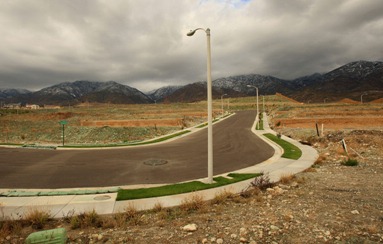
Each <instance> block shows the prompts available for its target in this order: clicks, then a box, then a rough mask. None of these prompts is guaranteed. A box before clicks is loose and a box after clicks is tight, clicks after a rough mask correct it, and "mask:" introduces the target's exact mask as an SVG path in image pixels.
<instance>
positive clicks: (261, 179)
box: [250, 174, 274, 190]
mask: <svg viewBox="0 0 383 244" xmlns="http://www.w3.org/2000/svg"><path fill="white" fill-rule="evenodd" d="M250 185H251V186H252V187H255V188H258V189H260V190H266V189H267V188H270V187H273V186H274V183H272V182H271V181H270V177H269V176H268V175H267V174H263V175H261V176H258V177H256V178H255V179H254V180H253V181H252V182H250Z"/></svg>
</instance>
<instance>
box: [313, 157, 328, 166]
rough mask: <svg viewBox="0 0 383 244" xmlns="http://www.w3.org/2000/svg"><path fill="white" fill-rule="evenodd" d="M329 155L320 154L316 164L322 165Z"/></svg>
mask: <svg viewBox="0 0 383 244" xmlns="http://www.w3.org/2000/svg"><path fill="white" fill-rule="evenodd" d="M326 159H327V157H326V156H325V155H320V156H319V157H318V158H317V160H316V161H315V162H314V165H322V164H324V163H325V162H326Z"/></svg>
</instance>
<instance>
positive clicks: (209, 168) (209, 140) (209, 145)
mask: <svg viewBox="0 0 383 244" xmlns="http://www.w3.org/2000/svg"><path fill="white" fill-rule="evenodd" d="M197 30H203V31H205V33H206V39H207V121H208V122H207V123H208V127H207V128H208V129H207V182H208V183H213V119H212V115H213V105H212V104H213V102H212V84H211V48H210V29H209V28H207V29H206V30H205V29H203V28H197V29H195V30H191V31H190V32H189V33H187V34H186V35H187V36H192V35H194V33H195V32H196V31H197Z"/></svg>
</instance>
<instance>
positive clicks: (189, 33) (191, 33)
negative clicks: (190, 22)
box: [186, 30, 196, 36]
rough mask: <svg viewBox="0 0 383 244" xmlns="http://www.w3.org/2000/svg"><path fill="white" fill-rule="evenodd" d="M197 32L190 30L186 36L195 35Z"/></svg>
mask: <svg viewBox="0 0 383 244" xmlns="http://www.w3.org/2000/svg"><path fill="white" fill-rule="evenodd" d="M195 32H196V30H190V31H189V32H188V33H187V34H186V35H187V36H192V35H194V33H195Z"/></svg>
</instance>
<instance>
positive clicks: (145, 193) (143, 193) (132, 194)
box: [116, 173, 262, 201]
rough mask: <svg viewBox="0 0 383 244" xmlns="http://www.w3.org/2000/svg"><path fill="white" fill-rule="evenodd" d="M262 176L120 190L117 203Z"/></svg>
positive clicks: (197, 189)
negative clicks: (211, 182)
mask: <svg viewBox="0 0 383 244" xmlns="http://www.w3.org/2000/svg"><path fill="white" fill-rule="evenodd" d="M260 175H262V174H234V173H232V174H228V176H229V177H231V178H225V177H222V176H219V177H215V178H214V181H215V183H213V184H205V183H202V182H200V181H191V182H186V183H179V184H173V185H165V186H158V187H151V188H139V189H120V190H118V193H117V199H116V200H117V201H123V200H132V199H141V198H149V197H161V196H169V195H175V194H181V193H187V192H194V191H201V190H206V189H211V188H215V187H219V186H224V185H228V184H232V183H236V182H240V181H243V180H247V179H251V178H255V177H258V176H260Z"/></svg>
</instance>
